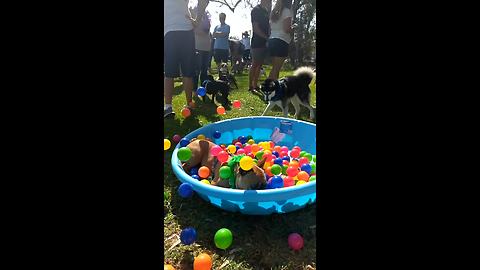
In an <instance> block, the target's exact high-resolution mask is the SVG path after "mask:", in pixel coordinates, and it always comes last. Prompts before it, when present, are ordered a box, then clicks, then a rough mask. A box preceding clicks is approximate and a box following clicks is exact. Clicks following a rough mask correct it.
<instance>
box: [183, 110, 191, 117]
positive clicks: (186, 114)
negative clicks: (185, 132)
mask: <svg viewBox="0 0 480 270" xmlns="http://www.w3.org/2000/svg"><path fill="white" fill-rule="evenodd" d="M191 114H192V113H191V112H190V109H188V108H183V109H182V115H183V117H185V118H187V117H189V116H190V115H191Z"/></svg>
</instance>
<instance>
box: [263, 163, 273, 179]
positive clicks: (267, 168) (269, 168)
mask: <svg viewBox="0 0 480 270" xmlns="http://www.w3.org/2000/svg"><path fill="white" fill-rule="evenodd" d="M265 174H266V175H267V176H268V177H272V176H273V173H272V167H270V166H269V167H266V168H265Z"/></svg>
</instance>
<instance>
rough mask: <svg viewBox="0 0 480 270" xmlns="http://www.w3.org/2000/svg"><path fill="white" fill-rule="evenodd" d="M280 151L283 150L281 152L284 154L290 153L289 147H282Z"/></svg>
mask: <svg viewBox="0 0 480 270" xmlns="http://www.w3.org/2000/svg"><path fill="white" fill-rule="evenodd" d="M280 149H281V150H280V151H282V152H283V151H285V152H287V153H288V147H286V146H282V147H281V148H280Z"/></svg>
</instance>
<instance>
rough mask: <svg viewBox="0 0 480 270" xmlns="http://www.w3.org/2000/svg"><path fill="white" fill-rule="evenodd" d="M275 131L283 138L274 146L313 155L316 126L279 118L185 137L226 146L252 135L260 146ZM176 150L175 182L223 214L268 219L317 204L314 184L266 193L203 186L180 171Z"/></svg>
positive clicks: (231, 123)
mask: <svg viewBox="0 0 480 270" xmlns="http://www.w3.org/2000/svg"><path fill="white" fill-rule="evenodd" d="M275 128H279V130H280V132H281V133H282V136H283V134H285V135H284V136H283V139H281V140H280V141H279V142H277V143H276V144H277V145H285V146H287V147H288V148H289V149H291V148H292V147H294V146H297V145H298V146H299V147H301V149H302V150H305V151H307V152H309V153H311V154H312V155H315V154H316V144H317V139H316V125H315V124H312V123H308V122H304V121H299V120H294V119H288V118H281V117H266V116H265V117H264V116H258V117H243V118H235V119H229V120H224V121H220V122H216V123H213V124H210V125H207V126H204V127H202V128H199V129H197V130H195V131H193V132H191V133H190V134H188V135H186V136H184V137H185V138H187V139H189V140H190V139H192V138H195V137H197V136H198V135H200V134H203V135H205V136H207V137H209V138H211V139H212V141H213V142H214V143H216V144H219V145H220V144H226V145H229V144H231V142H232V140H233V139H236V138H238V137H239V136H248V135H252V136H253V138H254V140H255V141H256V142H260V141H270V140H272V139H271V135H272V133H273V132H274V130H275ZM215 131H220V132H221V137H220V138H219V139H214V137H213V134H214V132H215ZM179 148H180V144H177V146H176V147H175V149H174V151H173V154H172V168H173V172H174V173H175V175H176V176H177V178H178V179H179V180H180V181H181V182H183V183H190V184H191V185H192V186H193V190H194V191H195V192H196V194H198V196H200V197H201V198H202V199H204V200H206V201H208V202H210V203H211V204H213V205H214V206H216V207H219V208H221V209H224V210H226V211H230V212H240V213H242V214H246V215H269V214H272V213H287V212H292V211H295V210H298V209H301V208H303V207H305V206H306V205H308V204H312V203H315V202H316V181H311V182H307V183H305V184H303V185H298V186H292V187H287V188H279V189H266V190H238V189H230V188H223V187H216V186H212V185H207V184H204V183H202V182H200V181H198V180H196V179H194V178H192V177H190V175H188V174H187V173H186V172H185V171H183V169H182V167H181V162H180V160H178V157H177V152H178V149H179ZM317 181H319V180H317Z"/></svg>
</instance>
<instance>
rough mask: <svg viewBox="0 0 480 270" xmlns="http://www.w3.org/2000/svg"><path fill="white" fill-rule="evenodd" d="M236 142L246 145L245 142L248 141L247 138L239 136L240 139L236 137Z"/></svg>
mask: <svg viewBox="0 0 480 270" xmlns="http://www.w3.org/2000/svg"><path fill="white" fill-rule="evenodd" d="M238 140H239V141H240V142H241V143H242V144H246V143H247V141H248V139H247V137H245V136H240V137H238Z"/></svg>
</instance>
